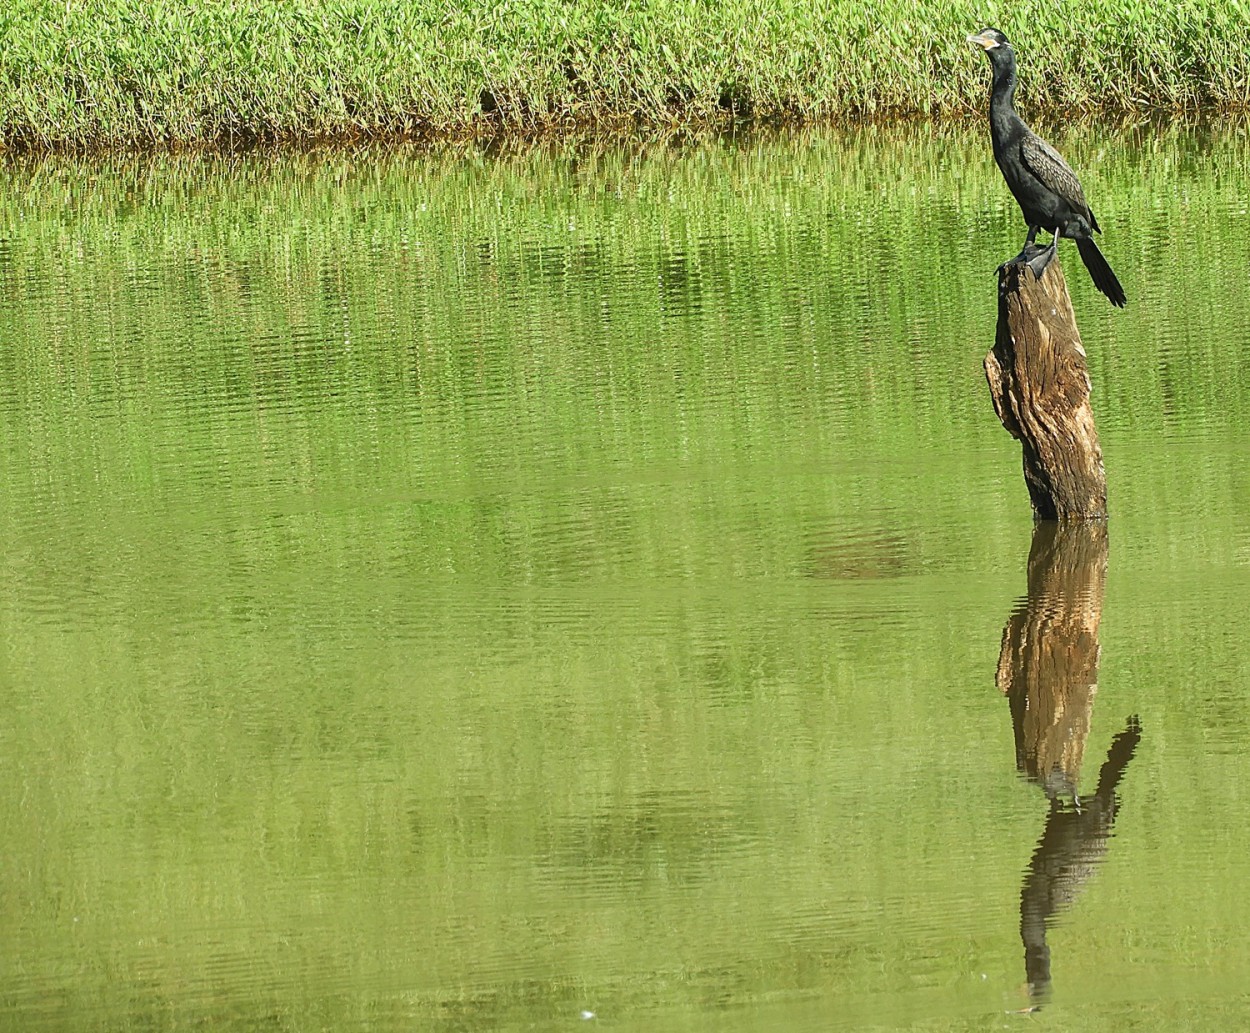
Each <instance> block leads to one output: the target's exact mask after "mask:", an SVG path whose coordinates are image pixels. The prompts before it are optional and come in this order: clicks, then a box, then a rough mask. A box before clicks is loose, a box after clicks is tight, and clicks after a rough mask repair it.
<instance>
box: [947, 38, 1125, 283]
mask: <svg viewBox="0 0 1250 1033" xmlns="http://www.w3.org/2000/svg"><path fill="white" fill-rule="evenodd" d="M968 42H969V43H975V44H976V45H977V46H979V47H983V48H984V49H985V54H986V56H987V57H988V58H989V59H990V67H991V68H992V69H993V72H994V75H993V80H992V82H991V86H990V137H991V138H992V139H993V141H994V160H995V161H996V162H998V167H999V168H1000V169H1001V170H1002V173H1003V179H1005V180H1006V181H1007V186H1008V187H1009V188H1010V189H1011V192H1012V194H1014V195H1015V198H1016V201H1017V202H1019V204H1020V210H1021V211H1022V212H1023V213H1024V221H1025V222H1027V223H1028V224H1029V235H1028V238H1027V239H1026V240H1025V242H1024V243H1025V250H1026V251H1027V250H1028V246H1029V245H1030V244H1032V243H1033V241H1034V240H1035V239H1036V237H1037V231H1038V230H1039V229H1043V230H1046V231H1047V232H1049V233H1051V234H1053V236H1054V239H1053V240H1052V241H1051V242H1050V246H1049V247H1048V248H1046V250H1045V251H1043V252H1042V253H1041V254H1040V255H1037V256H1035V257H1034V258H1033V259H1032V260H1031V261H1029V268H1030V269H1032V270H1033V272H1034V273H1035V274H1036V275H1038V276H1041V274H1042V273H1043V272H1044V271H1045V269H1046V266H1047V265H1049V264H1050V260H1051V259H1052V258H1054V257H1055V250H1056V248H1057V246H1058V244H1059V238H1060V237H1071V238H1072V239H1073V240H1075V241H1076V248H1077V250H1078V251H1079V252H1080V253H1081V261H1082V262H1084V263H1085V268H1086V269H1088V270H1089V275H1090V276H1091V277H1092V278H1093V281H1094V286H1095V287H1097V288H1098V289H1099V290H1100V291H1102V292H1103V294H1105V295H1106V296H1107V297H1108V298H1110V299H1111V304H1113V305H1118V306H1120V307H1123V306H1124V301H1125V299H1124V288H1123V287H1121V286H1120V281H1119V280H1117V279H1116V277H1115V273H1113V272H1112V271H1111V266H1109V265H1108V264H1107V260H1106V259H1105V258H1104V257H1103V255H1102V252H1101V251H1099V250H1098V245H1097V244H1095V243H1094V231H1095V230H1097V231H1098V232H1099V233H1101V232H1102V230H1101V229H1100V227H1099V225H1098V220H1097V219H1095V218H1094V213H1093V212H1092V211H1090V208H1089V202H1088V201H1086V200H1085V192H1084V191H1083V190H1082V189H1081V181H1080V180H1078V179H1077V178H1076V173H1075V172H1073V171H1072V169H1071V168H1069V167H1068V163H1067V162H1066V161H1064V160H1063V158H1062V157H1060V155H1059V152H1058V151H1056V150H1055V149H1054V148H1053V147H1051V146H1050V144H1048V143H1047V142H1046V141H1045V140H1043V139H1042V138H1041V137H1040V136H1038V135H1037V134H1036V133H1035V132H1033V130H1031V129H1030V128H1029V127H1028V126H1027V125H1025V124H1024V119H1022V118H1021V117H1020V116H1019V115H1017V114H1016V109H1015V108H1014V107H1013V106H1012V103H1011V100H1012V97H1013V96H1014V94H1015V92H1016V54H1015V51H1013V50H1012V49H1011V44H1010V43H1008V42H1007V37H1006V36H1004V35H1003V34H1002V33H1001V32H999V31H998V30H997V29H982V30H981V31H980V32H979V33H977V34H976V35H975V36H969V37H968Z"/></svg>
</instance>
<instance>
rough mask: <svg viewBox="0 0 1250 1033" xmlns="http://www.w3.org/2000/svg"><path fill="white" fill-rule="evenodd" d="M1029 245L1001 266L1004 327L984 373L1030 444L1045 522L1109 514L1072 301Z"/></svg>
mask: <svg viewBox="0 0 1250 1033" xmlns="http://www.w3.org/2000/svg"><path fill="white" fill-rule="evenodd" d="M1040 250H1041V249H1040V248H1038V247H1036V246H1035V245H1033V246H1030V247H1029V248H1026V250H1025V251H1024V252H1022V253H1021V255H1019V256H1018V257H1016V258H1014V259H1012V260H1011V261H1010V262H1007V263H1005V264H1004V265H1002V266H1001V267H1000V268H999V270H998V328H997V332H996V334H995V339H994V347H993V348H992V349H991V350H990V353H989V354H988V355H986V357H985V378H986V380H987V381H989V385H990V398H991V399H992V401H993V403H994V411H995V412H996V413H997V414H998V418H999V420H1001V421H1002V424H1003V426H1004V427H1006V428H1007V431H1008V432H1009V433H1010V434H1011V436H1012V437H1014V438H1016V439H1017V440H1019V442H1020V444H1021V446H1022V447H1023V450H1024V480H1025V483H1026V484H1027V485H1028V488H1029V497H1030V499H1031V500H1032V502H1033V512H1034V514H1035V515H1036V516H1037V518H1038V519H1039V520H1099V519H1102V518H1104V517H1106V515H1107V476H1106V473H1105V471H1104V470H1103V464H1102V448H1101V446H1099V444H1098V430H1097V428H1095V426H1094V410H1093V408H1092V407H1091V406H1090V402H1089V390H1090V384H1089V371H1088V369H1087V367H1086V364H1085V349H1084V348H1083V347H1082V346H1081V335H1080V332H1079V331H1078V330H1077V328H1076V317H1075V315H1074V314H1073V312H1072V299H1071V298H1069V297H1068V285H1067V282H1066V281H1065V280H1064V278H1063V270H1062V269H1060V268H1059V260H1058V258H1056V259H1054V260H1053V261H1051V263H1050V265H1049V266H1047V267H1046V271H1045V272H1044V273H1043V274H1042V277H1041V279H1040V280H1039V279H1037V278H1036V277H1035V276H1034V275H1033V271H1032V270H1031V269H1030V268H1029V267H1028V266H1027V265H1026V264H1025V261H1026V260H1027V259H1028V258H1030V257H1032V256H1033V255H1036V254H1037V253H1038V252H1039V251H1040Z"/></svg>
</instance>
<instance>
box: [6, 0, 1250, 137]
mask: <svg viewBox="0 0 1250 1033" xmlns="http://www.w3.org/2000/svg"><path fill="white" fill-rule="evenodd" d="M986 23H992V24H995V25H997V26H999V27H1000V28H1002V29H1003V30H1004V31H1005V32H1006V33H1007V34H1008V35H1009V36H1011V37H1013V38H1014V39H1016V40H1017V41H1018V43H1019V46H1020V48H1021V51H1022V54H1023V63H1024V68H1023V86H1024V90H1025V92H1026V95H1027V102H1026V103H1027V104H1028V105H1030V106H1032V108H1033V110H1036V109H1037V108H1040V107H1047V106H1049V107H1052V108H1059V107H1062V108H1071V109H1095V108H1096V109H1108V108H1110V109H1136V108H1139V107H1141V106H1147V107H1160V108H1169V109H1176V108H1194V107H1198V106H1204V105H1217V106H1222V107H1240V106H1244V105H1245V104H1246V102H1247V99H1248V98H1250V78H1248V77H1247V74H1246V69H1245V62H1244V55H1245V54H1246V53H1247V52H1248V51H1250V17H1247V14H1246V8H1245V5H1244V3H1243V0H1192V2H1186V3H1178V4H1166V5H1162V6H1159V5H1152V4H1147V3H1145V2H1144V0H1142V2H1123V3H1114V4H1112V3H1107V2H1106V0H1079V2H1073V3H1059V4H1056V3H1053V2H1050V0H1027V2H1023V3H1012V4H1008V3H1005V2H1002V0H992V2H983V3H978V4H974V5H956V4H950V3H947V2H945V0H917V2H914V3H911V4H907V5H905V6H895V5H884V4H881V3H879V2H867V3H864V2H860V0H725V2H721V3H708V2H706V0H642V2H634V0H608V2H603V0H573V2H567V0H489V2H488V0H469V2H461V0H427V2H422V3H412V2H409V0H291V2H287V3H274V2H272V0H231V2H229V3H224V2H216V0H10V2H9V3H7V4H5V5H3V10H0V137H2V138H3V139H4V140H5V141H7V142H8V143H9V144H10V145H19V146H55V147H75V146H79V147H81V146H93V145H127V144H141V143H156V142H205V141H221V140H225V139H230V138H239V137H242V138H245V139H254V138H261V139H304V138H312V137H326V136H360V135H390V134H400V135H421V134H429V133H462V132H477V131H482V130H495V129H500V128H503V129H508V130H513V131H537V130H542V129H549V128H561V127H568V126H570V125H576V126H579V127H585V126H592V125H593V126H605V125H620V124H633V123H636V122H639V121H641V122H645V123H650V124H661V125H682V126H691V125H706V124H709V123H711V124H723V123H725V122H727V121H729V120H731V119H733V118H735V117H740V116H749V117H754V118H763V119H787V120H815V119H850V118H872V117H881V116H885V115H890V116H900V115H905V116H914V115H926V114H935V113H942V114H949V113H953V112H967V111H970V110H972V109H974V108H976V107H979V106H980V103H981V98H982V96H983V94H984V90H985V82H984V79H985V69H984V67H983V66H982V62H981V61H980V60H978V57H977V55H976V54H975V53H973V52H971V51H970V50H969V49H968V48H967V47H966V46H965V44H964V36H965V34H966V33H967V32H969V31H971V30H974V29H977V28H979V27H981V25H983V24H986ZM1213 40H1218V41H1219V42H1218V45H1213V43H1212V41H1213ZM1043 75H1044V76H1045V83H1046V85H1045V88H1044V89H1043V88H1042V78H1041V77H1042V76H1043Z"/></svg>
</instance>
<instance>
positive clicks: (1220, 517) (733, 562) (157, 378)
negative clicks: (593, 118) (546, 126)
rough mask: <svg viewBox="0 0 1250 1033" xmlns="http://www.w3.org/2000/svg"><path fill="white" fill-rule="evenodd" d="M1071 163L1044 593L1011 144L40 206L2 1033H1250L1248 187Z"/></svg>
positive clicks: (13, 305)
mask: <svg viewBox="0 0 1250 1033" xmlns="http://www.w3.org/2000/svg"><path fill="white" fill-rule="evenodd" d="M1039 128H1046V127H1039ZM1051 135H1052V138H1053V139H1055V142H1056V143H1057V144H1058V145H1059V146H1060V147H1061V149H1062V150H1064V152H1065V154H1066V155H1067V156H1068V157H1069V159H1070V160H1071V161H1072V164H1073V165H1074V166H1075V167H1076V168H1077V169H1078V170H1079V171H1081V173H1082V175H1083V178H1084V182H1085V186H1086V190H1087V193H1088V194H1089V196H1090V198H1091V201H1092V202H1093V205H1094V208H1095V211H1096V212H1097V214H1098V218H1099V221H1100V223H1101V224H1102V226H1103V227H1104V230H1105V234H1104V236H1103V238H1102V246H1103V249H1104V251H1105V253H1106V255H1107V256H1108V259H1109V260H1110V262H1111V264H1112V265H1113V266H1114V267H1115V269H1116V271H1117V273H1118V274H1119V277H1120V279H1121V281H1122V282H1123V283H1124V285H1125V289H1126V291H1127V293H1128V297H1129V305H1128V308H1127V309H1125V310H1123V311H1118V310H1115V309H1113V308H1112V307H1111V306H1110V305H1109V304H1107V302H1106V299H1104V298H1103V297H1102V296H1101V295H1099V294H1098V293H1097V292H1096V291H1095V290H1094V288H1093V286H1092V284H1091V283H1090V282H1089V278H1088V277H1087V276H1086V275H1085V273H1084V270H1083V269H1082V268H1081V266H1080V264H1079V263H1078V262H1077V260H1076V253H1075V248H1074V247H1072V246H1071V242H1070V241H1068V242H1065V243H1064V246H1063V247H1061V249H1060V261H1061V262H1062V263H1063V264H1064V268H1065V270H1066V272H1067V275H1068V281H1069V285H1070V288H1071V292H1072V296H1073V301H1074V305H1075V309H1076V313H1077V319H1078V321H1079V324H1080V327H1081V331H1082V334H1083V337H1084V343H1085V347H1086V350H1087V351H1088V353H1089V365H1090V373H1091V378H1092V382H1093V404H1094V411H1095V415H1096V418H1097V421H1098V427H1099V431H1100V434H1101V437H1102V445H1103V450H1104V454H1105V459H1106V466H1107V480H1108V493H1109V505H1110V510H1111V519H1110V521H1109V522H1108V524H1107V525H1106V527H1105V528H1095V529H1085V530H1081V529H1075V530H1073V531H1071V532H1064V533H1062V534H1059V535H1055V534H1054V533H1053V529H1048V528H1046V527H1042V528H1041V529H1039V531H1038V532H1037V534H1036V536H1035V533H1034V528H1033V523H1032V517H1031V513H1030V510H1029V502H1028V494H1027V491H1026V489H1025V486H1024V482H1023V478H1022V476H1021V473H1020V453H1019V446H1018V445H1017V444H1016V443H1015V442H1014V441H1012V440H1011V439H1010V438H1009V437H1008V435H1007V434H1006V432H1005V431H1004V430H1003V429H1002V427H1001V426H1000V425H999V423H998V421H997V420H996V418H995V417H994V414H993V411H992V409H991V408H990V403H989V396H988V392H987V389H986V385H985V381H984V377H983V373H982V369H981V362H982V359H983V357H984V354H985V352H986V351H987V350H988V348H989V346H990V345H991V343H992V341H993V329H994V319H995V312H996V296H995V283H996V280H995V267H996V266H997V265H998V263H999V262H1001V261H1003V260H1005V259H1007V258H1009V257H1011V256H1012V255H1014V254H1015V253H1016V251H1017V250H1019V247H1020V245H1021V243H1022V242H1023V237H1024V227H1023V224H1022V222H1021V221H1020V217H1019V211H1018V209H1017V208H1016V207H1015V204H1014V202H1013V201H1012V199H1011V197H1010V195H1009V194H1008V193H1007V191H1006V188H1005V187H1004V186H1003V184H1002V181H1001V179H1000V178H999V175H998V172H997V170H996V169H995V167H994V166H993V163H992V160H991V158H990V155H989V149H988V142H987V140H986V139H985V134H984V132H983V130H982V128H981V127H980V126H972V127H952V126H942V125H934V126H920V127H906V128H901V127H896V126H895V127H879V128H875V129H861V130H856V131H846V132H834V131H820V132H816V131H812V132H798V133H790V134H770V133H763V134H759V135H752V136H746V137H740V138H724V139H694V140H684V141H671V140H659V141H615V142H604V141H568V142H562V143H552V144H538V145H521V144H514V145H502V146H485V145H475V144H462V145H450V144H449V145H445V146H440V147H434V148H430V147H426V148H419V147H411V148H407V147H405V148H398V149H394V148H393V149H370V148H361V149H357V150H352V149H347V150H342V149H340V150H315V151H311V152H308V153H301V154H291V153H278V154H271V153H266V152H251V153H246V154H241V155H208V156H206V155H196V154H188V155H165V156H147V157H135V158H101V159H92V160H88V159H72V158H60V159H47V160H33V159H32V160H19V159H16V158H10V159H9V160H8V161H7V164H5V165H4V166H3V169H2V170H0V191H2V194H3V197H4V199H5V203H4V205H3V207H2V208H0V419H2V421H3V427H4V433H3V437H2V439H0V540H2V541H3V543H4V547H3V552H2V553H0V555H2V559H0V564H2V566H0V628H2V631H0V634H2V638H0V642H2V646H3V650H4V661H3V664H2V666H0V706H2V707H3V713H4V719H3V721H2V722H0V827H2V828H3V829H4V830H5V834H4V840H5V849H4V850H3V851H0V909H2V910H0V957H3V958H4V963H3V966H2V967H0V1027H3V1028H7V1029H21V1030H28V1031H29V1030H99V1029H113V1030H140V1029H142V1030H153V1029H173V1028H186V1027H194V1026H204V1027H206V1028H211V1029H214V1030H238V1031H241V1030H255V1029H273V1030H312V1029H327V1030H355V1029H359V1030H364V1029H369V1030H400V1029H404V1030H411V1029H432V1030H520V1029H573V1028H578V1029H593V1028H598V1027H603V1028H610V1029H613V1030H638V1031H642V1030H658V1029H663V1030H717V1031H726V1030H729V1031H738V1030H773V1029H787V1030H828V1029H846V1030H862V1029H867V1028H882V1029H894V1028H899V1029H903V1028H906V1029H921V1030H980V1029H1002V1028H1011V1027H1013V1026H1017V1025H1019V1024H1021V1023H1023V1022H1027V1021H1034V1022H1040V1023H1043V1024H1044V1025H1047V1026H1051V1027H1053V1028H1056V1029H1064V1030H1069V1031H1070V1030H1084V1029H1089V1030H1100V1031H1106V1030H1123V1029H1130V1028H1131V1029H1134V1030H1144V1029H1159V1030H1169V1029H1175V1028H1178V1027H1181V1026H1186V1025H1188V1026H1191V1027H1192V1028H1208V1029H1215V1028H1230V1029H1235V1028H1243V1027H1244V1026H1245V1025H1246V1023H1247V1022H1248V1021H1250V1003H1248V1002H1247V999H1246V995H1245V985H1246V981H1247V978H1248V977H1250V943H1248V942H1247V940H1246V937H1245V929H1246V927H1247V925H1250V903H1248V902H1247V895H1246V894H1245V893H1243V892H1242V891H1241V889H1240V884H1241V881H1242V875H1243V873H1244V870H1245V865H1246V860H1245V859H1246V857H1247V856H1250V823H1247V822H1246V820H1245V817H1246V802H1245V800H1244V799H1243V786H1242V783H1243V781H1247V787H1248V788H1247V790H1246V792H1247V794H1250V780H1248V778H1247V776H1248V775H1250V760H1248V759H1247V750H1246V743H1247V741H1248V740H1250V719H1248V717H1247V710H1246V706H1245V700H1246V693H1247V686H1248V685H1250V632H1247V630H1246V625H1245V620H1244V614H1245V611H1244V610H1242V607H1243V606H1245V605H1246V604H1247V600H1248V599H1250V467H1248V465H1247V457H1248V456H1250V429H1248V427H1247V415H1248V413H1250V339H1248V335H1247V333H1246V327H1247V326H1248V325H1250V285H1248V283H1247V275H1246V255H1247V252H1246V246H1245V241H1246V239H1247V237H1248V236H1250V233H1248V231H1250V219H1248V217H1247V201H1246V196H1247V180H1246V174H1245V171H1244V170H1245V169H1246V168H1247V167H1250V139H1248V137H1247V133H1246V128H1245V127H1244V126H1239V125H1232V126H1229V125H1222V126H1219V127H1216V128H1213V129H1206V128H1201V127H1198V128H1192V127H1191V128H1186V127H1177V126H1167V127H1161V126H1157V125H1142V126H1134V127H1127V128H1108V127H1105V126H1096V125H1078V126H1076V127H1073V128H1071V129H1070V130H1069V131H1068V132H1067V133H1061V132H1058V131H1056V130H1051ZM1239 615H1240V616H1239ZM1038 1006H1041V1010H1040V1011H1034V1012H1033V1013H1032V1018H1031V1019H1028V1018H1025V1017H1023V1015H1024V1013H1025V1012H1027V1011H1028V1010H1029V1009H1035V1008H1037V1007H1038ZM1017 1013H1019V1014H1017Z"/></svg>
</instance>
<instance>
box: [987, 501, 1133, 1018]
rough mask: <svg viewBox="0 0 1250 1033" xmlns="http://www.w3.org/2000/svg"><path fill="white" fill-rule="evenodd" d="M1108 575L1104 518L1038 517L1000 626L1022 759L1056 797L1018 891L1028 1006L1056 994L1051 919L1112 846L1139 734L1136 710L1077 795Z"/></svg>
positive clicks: (1001, 681) (1002, 663)
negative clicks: (1023, 581)
mask: <svg viewBox="0 0 1250 1033" xmlns="http://www.w3.org/2000/svg"><path fill="white" fill-rule="evenodd" d="M1106 575H1107V527H1106V525H1105V524H1103V523H1100V522H1097V521H1088V522H1080V523H1065V524H1058V523H1053V522H1048V523H1039V524H1037V525H1036V527H1035V529H1034V532H1033V546H1032V548H1031V549H1030V551H1029V572H1028V584H1029V588H1028V595H1027V596H1026V597H1025V599H1024V600H1023V602H1021V604H1020V605H1019V606H1018V607H1017V608H1016V609H1015V610H1014V611H1013V612H1012V614H1011V616H1010V617H1009V618H1008V619H1007V626H1006V627H1005V628H1004V629H1003V643H1002V649H1001V651H1000V653H999V658H998V677H997V682H998V687H999V689H1000V690H1001V691H1002V692H1003V694H1004V695H1006V697H1007V700H1008V702H1009V704H1010V706H1011V723H1012V729H1013V731H1014V733H1015V740H1016V766H1017V768H1018V769H1019V770H1020V772H1021V773H1022V774H1024V775H1025V777H1026V778H1028V779H1029V781H1031V782H1033V783H1035V784H1036V785H1038V786H1039V787H1040V788H1041V789H1042V791H1043V792H1044V793H1045V794H1046V798H1047V799H1048V800H1049V802H1050V810H1049V813H1048V815H1047V818H1046V827H1045V829H1044V830H1043V832H1042V836H1041V839H1039V840H1038V843H1037V849H1036V850H1035V851H1034V852H1033V858H1032V860H1031V861H1030V862H1029V867H1028V870H1027V871H1026V872H1025V876H1024V886H1023V888H1022V889H1021V891H1020V938H1021V940H1022V941H1023V942H1024V966H1025V973H1026V977H1027V979H1028V984H1029V1010H1035V1009H1037V1008H1040V1007H1041V1006H1042V1005H1043V1004H1045V1003H1046V1001H1047V1000H1049V999H1050V995H1051V981H1050V947H1049V946H1048V945H1047V942H1046V932H1047V927H1048V925H1049V923H1050V921H1051V919H1052V918H1053V917H1054V916H1055V915H1056V914H1058V913H1059V912H1060V911H1062V910H1064V909H1065V908H1067V907H1068V906H1069V905H1071V903H1072V902H1073V901H1074V900H1075V899H1076V897H1077V895H1078V893H1079V891H1080V889H1081V887H1082V886H1083V885H1084V884H1085V881H1086V880H1087V879H1088V878H1089V877H1090V875H1092V874H1093V872H1094V869H1095V868H1096V867H1097V865H1098V863H1099V862H1100V861H1101V860H1102V859H1103V857H1104V855H1105V854H1106V852H1107V843H1108V840H1109V839H1110V837H1111V832H1112V826H1113V825H1114V823H1115V817H1116V812H1117V811H1118V810H1119V806H1120V804H1119V797H1118V795H1117V793H1116V789H1117V787H1118V786H1119V784H1120V780H1121V779H1122V778H1123V776H1124V772H1125V769H1126V768H1127V767H1128V763H1129V761H1130V760H1132V757H1133V751H1134V750H1135V749H1136V748H1137V744H1138V742H1139V741H1140V740H1141V725H1140V723H1139V722H1138V720H1137V718H1136V717H1130V718H1129V719H1128V721H1127V723H1126V726H1125V728H1124V730H1123V731H1122V732H1120V733H1119V734H1118V735H1116V736H1115V738H1114V739H1113V740H1112V742H1111V746H1110V748H1109V749H1108V751H1107V759H1106V762H1105V763H1104V764H1103V766H1102V769H1101V771H1100V772H1099V776H1098V786H1097V788H1096V789H1095V790H1094V793H1093V795H1092V796H1086V797H1081V796H1079V795H1078V784H1079V779H1080V773H1081V761H1082V758H1083V757H1084V754H1085V741H1086V739H1087V738H1088V736H1089V727H1090V719H1091V716H1092V713H1093V705H1094V695H1095V693H1096V692H1097V689H1098V658H1099V646H1098V626H1099V624H1100V623H1101V621H1102V604H1103V595H1104V590H1105V586H1106Z"/></svg>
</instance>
